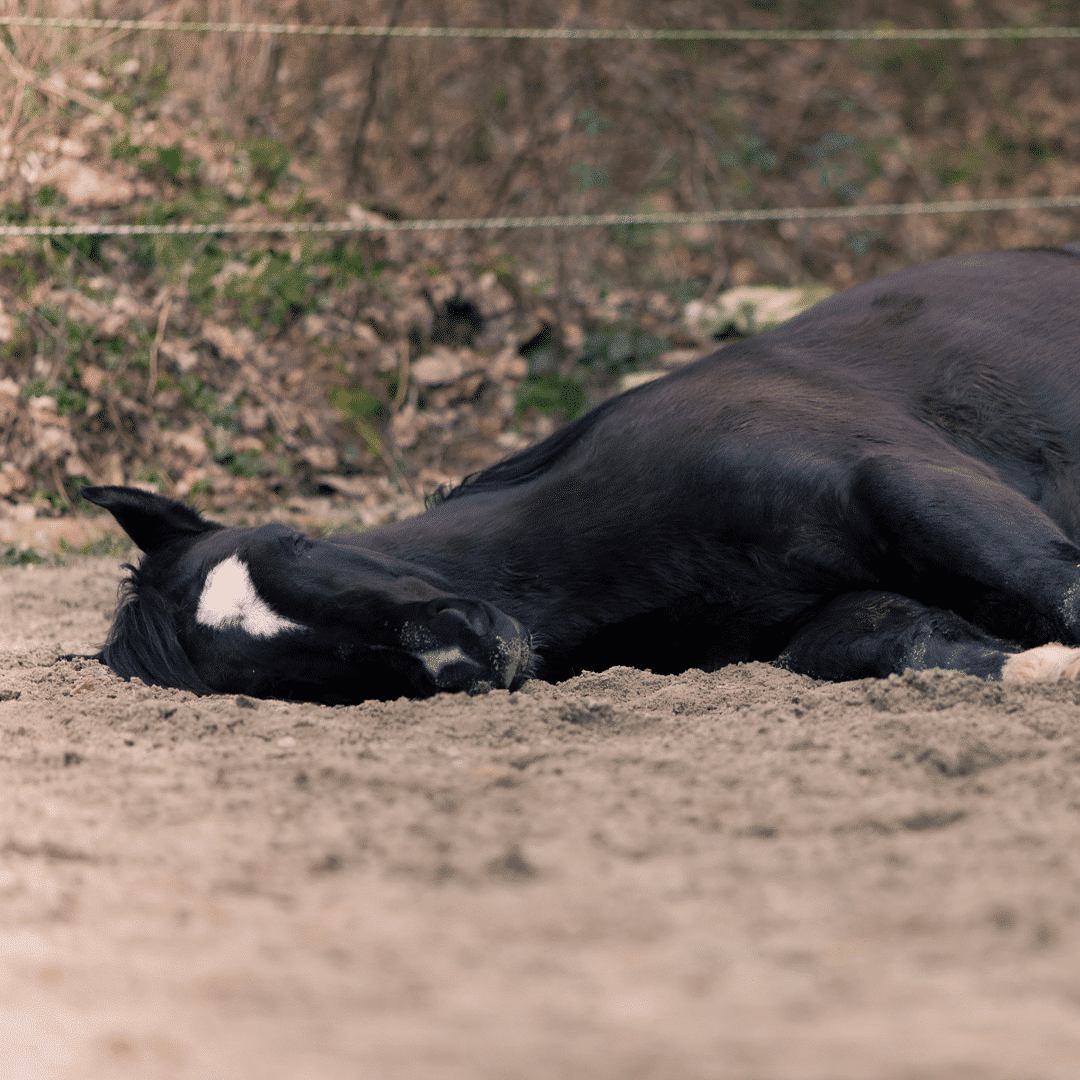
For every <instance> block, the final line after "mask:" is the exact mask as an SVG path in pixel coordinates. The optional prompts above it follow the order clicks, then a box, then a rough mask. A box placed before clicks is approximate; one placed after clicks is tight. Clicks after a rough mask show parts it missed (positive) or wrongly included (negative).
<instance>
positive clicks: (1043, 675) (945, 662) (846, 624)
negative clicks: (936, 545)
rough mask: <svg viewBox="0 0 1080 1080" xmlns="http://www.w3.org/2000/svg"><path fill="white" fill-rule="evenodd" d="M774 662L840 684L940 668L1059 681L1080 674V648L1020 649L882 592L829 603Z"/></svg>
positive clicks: (1006, 677)
mask: <svg viewBox="0 0 1080 1080" xmlns="http://www.w3.org/2000/svg"><path fill="white" fill-rule="evenodd" d="M774 662H775V663H776V664H777V666H778V667H783V668H787V669H788V670H789V671H794V672H797V673H798V674H800V675H809V676H811V678H815V679H828V680H831V681H833V682H841V681H843V680H846V679H864V678H879V679H880V678H884V677H885V676H887V675H892V674H897V675H899V674H901V673H902V672H904V671H906V670H907V669H908V668H914V669H916V670H924V669H926V668H935V667H939V668H949V669H950V670H953V671H962V672H965V673H966V674H968V675H976V676H978V677H979V678H982V679H1000V680H1001V681H1003V682H1035V681H1041V682H1056V681H1058V680H1059V679H1075V678H1077V676H1078V675H1080V649H1073V648H1068V647H1067V646H1064V645H1058V644H1052V645H1040V646H1038V647H1037V648H1034V649H1026V650H1023V651H1020V650H1018V648H1017V646H1016V645H1015V644H1014V643H1013V642H1009V641H1005V640H1003V639H1002V638H998V637H994V636H993V635H992V634H988V633H986V632H985V631H983V630H980V629H979V628H978V627H976V626H973V625H972V624H971V623H969V622H968V621H967V620H966V619H963V618H961V617H960V616H959V615H957V614H955V613H954V612H951V611H945V610H943V609H941V608H933V607H928V606H927V605H925V604H921V603H919V601H917V600H912V599H911V598H910V597H907V596H900V595H899V594H897V593H889V592H878V591H873V592H859V593H846V594H845V595H843V596H840V597H838V598H837V599H835V600H832V601H830V602H829V603H828V604H826V605H825V606H824V607H823V608H821V609H820V610H819V611H818V612H817V613H816V614H815V615H814V616H813V617H812V618H811V619H810V620H809V621H808V622H807V623H805V624H804V625H803V626H802V627H801V628H800V629H799V630H798V631H797V633H796V634H795V635H794V637H792V639H791V640H790V641H789V642H788V645H787V648H786V649H785V650H784V652H783V653H781V655H780V656H779V657H778V658H777V659H776V660H775V661H774Z"/></svg>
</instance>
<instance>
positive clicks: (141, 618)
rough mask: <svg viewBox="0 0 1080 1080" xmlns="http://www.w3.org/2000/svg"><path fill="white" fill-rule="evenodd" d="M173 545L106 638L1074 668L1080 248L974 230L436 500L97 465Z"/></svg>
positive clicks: (155, 650)
mask: <svg viewBox="0 0 1080 1080" xmlns="http://www.w3.org/2000/svg"><path fill="white" fill-rule="evenodd" d="M84 495H85V496H86V498H87V499H89V500H90V501H92V502H94V503H97V504H98V505H99V506H103V507H105V508H106V509H108V510H109V511H110V512H111V513H112V514H113V515H114V516H115V518H116V519H117V521H118V522H119V523H120V524H121V525H122V526H123V528H124V529H125V530H126V531H127V533H128V534H129V535H130V536H131V538H132V539H133V540H134V541H135V543H136V544H137V545H138V546H139V547H140V548H141V549H142V550H143V551H144V552H145V553H146V554H145V557H144V558H143V559H142V561H141V563H140V564H139V566H138V567H137V568H132V570H131V574H130V577H129V578H128V579H127V581H126V583H125V585H124V587H123V595H122V598H121V603H120V606H119V610H118V612H117V615H116V620H115V623H114V625H113V627H112V630H111V632H110V634H109V638H108V641H107V643H106V644H105V646H104V648H103V650H102V652H101V653H100V659H102V660H103V661H104V662H105V663H107V664H108V665H109V666H110V667H112V668H113V669H114V670H115V671H116V672H118V673H119V674H120V675H123V676H132V675H136V676H138V677H139V678H141V679H142V680H144V681H145V682H148V683H154V684H159V685H164V686H175V687H184V688H187V689H190V690H194V691H196V692H199V693H208V692H229V693H235V692H242V693H245V694H251V695H261V696H275V697H294V698H305V699H313V700H320V701H331V702H342V701H358V700H362V699H365V698H386V697H393V696H397V695H401V694H406V695H411V696H420V695H426V694H431V693H434V692H436V691H439V690H466V691H470V692H477V691H482V690H484V689H487V688H490V687H509V688H510V689H514V688H516V687H518V686H520V685H521V683H522V682H523V680H524V679H525V678H526V677H527V676H530V675H539V676H541V677H544V678H548V679H559V678H562V677H565V676H568V675H570V674H572V673H574V672H576V671H580V670H583V669H593V670H595V669H602V668H604V667H606V666H610V665H612V664H630V665H636V666H639V667H647V668H651V669H652V670H654V671H658V672H676V671H682V670H685V669H687V668H690V667H700V668H705V669H707V670H714V669H716V668H719V667H721V666H723V665H725V664H730V663H732V662H734V661H740V660H751V659H753V660H769V661H773V662H775V663H777V664H780V665H782V666H784V667H787V668H790V669H791V670H793V671H797V672H803V673H805V674H808V675H812V676H814V677H817V678H823V679H853V678H859V677H864V676H885V675H888V674H889V673H891V672H901V671H903V670H904V669H906V668H929V667H945V668H953V669H956V670H959V671H965V672H969V673H971V674H974V675H978V676H982V677H983V678H990V679H999V678H1004V679H1006V680H1023V679H1029V678H1043V679H1054V678H1062V677H1068V678H1071V677H1075V675H1076V673H1077V672H1078V671H1080V649H1075V648H1068V647H1065V646H1063V645H1060V644H1048V643H1051V642H1065V643H1067V644H1068V645H1076V644H1080V547H1078V546H1077V544H1078V541H1080V245H1074V247H1073V249H1069V248H1065V249H1054V250H1029V251H1007V252H1000V253H997V254H988V255H973V256H959V257H955V258H949V259H943V260H941V261H939V262H935V263H931V264H930V265H928V266H923V267H918V268H915V269H909V270H902V271H900V272H898V273H894V274H890V275H888V276H885V277H882V278H880V279H878V280H875V281H871V282H869V283H868V284H865V285H861V286H858V287H857V288H853V289H850V290H849V291H847V292H845V293H842V294H840V295H838V296H835V297H833V298H832V299H830V300H827V301H825V302H824V303H822V304H819V305H818V306H817V307H815V308H813V309H811V310H810V311H808V312H806V313H804V314H802V315H800V316H799V317H798V318H795V319H792V320H791V321H790V322H788V323H786V324H784V325H783V326H780V327H778V328H777V329H775V330H773V331H771V332H769V333H767V334H764V335H762V336H761V337H758V338H754V339H752V340H748V341H743V342H739V343H735V344H731V345H729V346H727V347H726V348H724V349H723V350H721V351H720V352H717V353H714V354H713V355H712V356H709V357H707V358H705V359H703V360H700V361H698V362H697V363H694V364H691V365H689V366H687V367H685V368H683V369H681V370H679V371H677V372H675V373H674V374H671V375H668V376H667V377H666V378H663V379H659V380H657V381H655V382H651V383H648V384H646V385H644V386H640V387H638V388H636V389H634V390H631V391H629V392H628V393H625V394H621V395H619V396H618V397H615V398H612V399H611V400H609V401H607V402H605V403H604V404H602V405H601V406H599V408H597V409H595V410H593V411H592V412H591V413H588V414H587V415H585V416H583V417H581V418H580V419H578V420H576V421H574V422H573V423H571V424H568V425H567V426H566V427H564V428H563V429H561V430H560V431H558V432H556V433H555V434H554V435H552V436H551V437H550V438H548V439H546V440H544V441H543V442H541V443H539V444H538V445H536V446H534V447H532V448H531V449H528V450H525V451H523V452H522V453H519V454H516V455H515V456H513V457H510V458H508V459H507V460H505V461H503V462H501V463H500V464H497V465H495V466H493V467H492V468H490V469H487V470H485V471H483V472H480V473H478V474H476V475H474V476H472V477H470V478H468V479H466V481H465V482H464V483H463V484H461V485H460V486H459V487H457V488H455V489H454V490H452V491H450V492H449V494H448V495H446V496H445V498H444V499H443V500H442V501H441V502H440V503H439V504H438V505H436V506H434V507H433V508H431V509H429V510H428V511H427V512H426V513H423V514H421V515H419V516H418V517H416V518H413V519H412V520H409V521H404V522H400V523H397V524H394V525H388V526H385V527H383V528H379V529H375V530H372V531H370V532H365V533H360V534H357V535H353V536H344V537H329V538H323V539H317V540H315V539H309V538H308V537H305V536H302V535H299V534H298V533H296V532H294V531H293V530H291V529H289V528H286V527H285V526H283V525H264V526H262V527H259V528H225V527H223V526H221V525H218V524H215V523H213V522H210V521H207V520H205V519H204V518H202V517H201V516H200V515H199V514H197V513H196V512H195V511H194V510H191V509H189V508H187V507H185V506H183V505H182V504H180V503H178V502H174V501H172V500H169V499H165V498H162V497H160V496H156V495H151V494H147V493H145V492H142V491H137V490H132V489H129V488H122V487H94V488H87V489H86V490H85V491H84Z"/></svg>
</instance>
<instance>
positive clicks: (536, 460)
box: [430, 390, 634, 505]
mask: <svg viewBox="0 0 1080 1080" xmlns="http://www.w3.org/2000/svg"><path fill="white" fill-rule="evenodd" d="M628 392H629V393H633V392H634V391H633V390H631V391H628ZM625 397H626V394H621V395H619V398H608V400H607V401H605V402H603V403H602V404H601V405H598V406H597V407H596V408H595V409H592V410H591V411H589V412H587V413H585V415H584V416H579V417H578V418H577V419H576V420H572V421H571V422H570V423H569V424H567V425H566V426H565V427H561V428H559V430H558V431H556V432H555V433H554V434H553V435H549V436H548V437H547V438H546V439H542V440H541V441H540V442H538V443H537V444H536V445H535V446H530V447H528V448H526V449H525V450H520V451H518V453H516V454H512V455H511V456H510V457H508V458H504V459H503V460H502V461H498V462H496V463H495V464H494V465H491V466H489V467H488V468H486V469H481V470H480V471H479V472H474V473H470V474H469V475H468V476H466V477H465V479H464V480H462V481H461V483H460V484H458V486H457V487H453V488H446V487H445V486H444V487H441V488H439V489H438V491H436V492H435V494H434V495H433V496H431V497H430V502H431V504H432V505H438V504H439V503H444V502H449V501H450V500H451V499H460V498H461V497H462V496H465V495H477V494H479V493H481V492H484V491H502V490H504V489H505V488H513V487H518V486H519V485H521V484H527V483H528V482H529V481H530V480H535V479H537V478H538V477H540V476H542V475H543V474H544V473H545V472H547V470H548V469H549V468H551V466H552V465H553V464H554V463H555V461H556V460H557V459H558V458H559V457H561V456H562V455H563V454H565V453H567V452H568V451H569V450H570V449H571V448H572V447H574V446H576V445H577V444H578V443H579V442H581V440H582V439H584V438H585V436H586V435H588V434H589V432H591V431H592V430H593V428H594V427H596V425H597V424H598V423H599V422H600V420H601V419H602V418H603V417H604V416H606V415H607V414H608V412H610V411H611V409H612V408H613V407H614V406H615V403H616V401H618V400H620V399H621V398H625Z"/></svg>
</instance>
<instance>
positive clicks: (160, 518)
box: [82, 487, 222, 555]
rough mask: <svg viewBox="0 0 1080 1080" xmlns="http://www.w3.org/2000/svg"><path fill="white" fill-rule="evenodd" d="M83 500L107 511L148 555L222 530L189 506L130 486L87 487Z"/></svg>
mask: <svg viewBox="0 0 1080 1080" xmlns="http://www.w3.org/2000/svg"><path fill="white" fill-rule="evenodd" d="M82 497H83V498H84V499H86V500H87V501H88V502H92V503H95V504H96V505H97V506H100V507H103V508H104V509H106V510H108V511H109V513H110V514H112V516H113V517H114V518H116V520H117V522H118V523H119V525H120V528H122V529H123V530H124V532H126V533H127V534H128V536H130V537H131V539H132V540H134V541H135V543H136V545H138V547H139V548H140V550H142V551H145V552H146V553H147V554H148V555H150V554H153V552H155V551H159V550H160V549H161V548H163V547H165V546H166V545H168V544H171V543H173V541H175V540H181V539H183V538H185V537H190V536H198V535H199V534H200V533H204V532H212V531H213V530H214V529H220V528H222V526H221V525H218V524H217V523H216V522H214V521H207V520H206V519H205V518H203V517H202V516H201V515H200V514H199V513H198V512H197V511H195V510H192V509H191V507H190V506H185V505H184V504H183V503H182V502H177V501H176V500H175V499H166V498H165V496H164V495H154V494H153V493H152V492H149V491H140V490H139V488H130V487H84V488H83V489H82Z"/></svg>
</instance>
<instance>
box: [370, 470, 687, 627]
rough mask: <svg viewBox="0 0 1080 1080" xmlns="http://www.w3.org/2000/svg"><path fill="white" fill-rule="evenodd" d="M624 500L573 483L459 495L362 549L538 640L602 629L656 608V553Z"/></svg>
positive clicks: (660, 596) (376, 533) (659, 575)
mask: <svg viewBox="0 0 1080 1080" xmlns="http://www.w3.org/2000/svg"><path fill="white" fill-rule="evenodd" d="M639 510H640V507H639V506H638V505H637V504H636V503H635V501H634V500H633V499H627V498H625V493H624V497H623V498H619V497H618V496H617V494H615V493H613V492H610V491H609V492H602V491H600V490H599V489H598V488H597V487H595V486H581V485H577V484H575V483H574V482H573V481H567V482H565V483H553V482H551V481H550V480H545V481H543V482H539V483H529V484H523V485H521V486H520V487H517V488H510V489H506V490H504V491H498V492H482V493H478V494H470V495H465V496H462V497H459V498H456V499H452V500H450V501H449V502H446V503H443V504H442V505H440V506H436V507H433V508H432V509H430V510H428V511H427V512H426V513H423V514H421V515H419V516H418V517H415V518H411V519H409V520H407V521H402V522H398V523H396V524H394V525H388V526H384V527H382V528H380V529H376V530H373V531H372V532H369V533H365V534H363V537H362V539H361V541H360V542H361V543H363V545H364V546H366V547H373V548H375V549H377V550H379V551H382V552H384V553H385V554H388V555H392V556H394V557H396V558H400V559H404V560H405V561H407V562H409V563H411V564H413V565H414V566H417V567H419V568H423V569H424V570H428V571H430V572H432V573H435V574H438V575H439V576H441V577H442V578H444V579H446V580H447V581H448V582H449V583H450V585H451V587H452V588H453V590H454V592H455V593H457V594H458V595H461V596H468V597H473V598H478V599H483V600H488V601H490V602H491V603H493V604H494V605H495V606H496V607H498V608H499V609H500V610H502V611H505V612H506V613H507V614H508V615H512V616H514V617H515V618H518V619H520V620H521V621H522V622H524V623H525V624H526V625H528V626H530V627H531V628H532V629H534V630H538V631H540V632H541V633H544V632H547V633H551V634H556V633H557V631H556V630H555V627H559V628H560V631H559V632H561V628H562V627H564V626H565V627H572V626H573V627H579V628H581V629H587V627H588V625H589V624H592V623H596V624H599V623H601V622H610V621H613V620H618V619H621V618H625V617H628V616H629V615H632V614H635V613H637V611H638V610H641V607H642V596H643V590H642V582H643V581H648V582H649V583H650V584H649V585H648V587H647V589H648V592H647V595H648V599H649V601H650V605H649V606H655V605H656V604H658V603H662V602H663V601H664V599H665V597H664V591H665V590H664V586H663V582H664V580H665V579H666V578H668V575H666V574H664V572H663V568H662V567H657V566H656V564H655V560H656V557H657V551H658V550H663V549H664V546H663V545H660V544H657V543H655V542H654V541H655V538H654V537H651V536H650V535H649V533H650V531H651V530H650V529H649V527H648V524H647V523H646V522H644V521H642V519H641V518H640V516H639Z"/></svg>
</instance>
